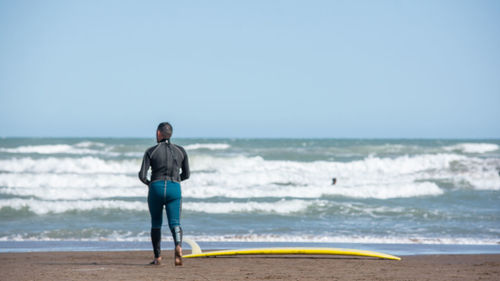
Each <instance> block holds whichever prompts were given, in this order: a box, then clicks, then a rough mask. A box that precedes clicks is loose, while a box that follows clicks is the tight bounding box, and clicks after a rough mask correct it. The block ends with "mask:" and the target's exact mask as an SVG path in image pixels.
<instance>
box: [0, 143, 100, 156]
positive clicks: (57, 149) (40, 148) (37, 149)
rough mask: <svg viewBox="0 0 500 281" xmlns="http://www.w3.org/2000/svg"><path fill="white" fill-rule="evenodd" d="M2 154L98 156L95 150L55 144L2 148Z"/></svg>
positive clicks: (0, 149)
mask: <svg viewBox="0 0 500 281" xmlns="http://www.w3.org/2000/svg"><path fill="white" fill-rule="evenodd" d="M0 151H1V152H9V153H38V154H58V153H67V154H97V153H98V152H97V151H95V150H90V149H85V148H75V147H74V146H71V145H67V144H54V145H28V146H19V147H16V148H0Z"/></svg>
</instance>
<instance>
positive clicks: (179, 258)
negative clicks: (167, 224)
mask: <svg viewBox="0 0 500 281" xmlns="http://www.w3.org/2000/svg"><path fill="white" fill-rule="evenodd" d="M180 265H182V248H181V246H180V245H177V246H176V247H175V266H180Z"/></svg>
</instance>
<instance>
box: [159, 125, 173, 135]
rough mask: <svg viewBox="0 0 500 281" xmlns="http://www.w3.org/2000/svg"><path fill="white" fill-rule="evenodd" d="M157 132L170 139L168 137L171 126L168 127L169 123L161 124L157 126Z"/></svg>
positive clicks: (170, 132)
mask: <svg viewBox="0 0 500 281" xmlns="http://www.w3.org/2000/svg"><path fill="white" fill-rule="evenodd" d="M158 131H160V134H161V135H162V136H163V137H164V138H166V139H170V137H171V136H172V125H170V123H168V122H161V123H160V124H159V125H158Z"/></svg>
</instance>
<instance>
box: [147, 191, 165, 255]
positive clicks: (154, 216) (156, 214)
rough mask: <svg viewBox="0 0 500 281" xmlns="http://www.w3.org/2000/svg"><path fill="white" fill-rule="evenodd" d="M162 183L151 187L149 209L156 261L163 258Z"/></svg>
mask: <svg viewBox="0 0 500 281" xmlns="http://www.w3.org/2000/svg"><path fill="white" fill-rule="evenodd" d="M163 190H164V184H162V182H154V183H152V184H151V185H150V187H149V194H148V207H149V214H150V215H151V243H152V245H153V252H154V255H155V260H157V259H159V258H160V256H161V225H162V223H163V192H162V191H163Z"/></svg>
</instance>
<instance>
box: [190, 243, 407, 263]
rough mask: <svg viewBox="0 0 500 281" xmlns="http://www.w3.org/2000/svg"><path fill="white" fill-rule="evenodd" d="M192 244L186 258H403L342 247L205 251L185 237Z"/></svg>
mask: <svg viewBox="0 0 500 281" xmlns="http://www.w3.org/2000/svg"><path fill="white" fill-rule="evenodd" d="M184 241H186V243H188V244H189V245H190V246H191V249H192V254H190V255H185V256H184V258H199V257H215V256H236V255H341V256H362V257H373V258H381V259H389V260H401V258H399V257H396V256H392V255H388V254H384V253H378V252H372V251H364V250H355V249H341V248H255V249H237V250H222V251H214V252H207V253H203V252H202V251H201V248H200V247H199V246H198V244H197V243H196V242H194V241H193V240H190V239H184Z"/></svg>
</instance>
